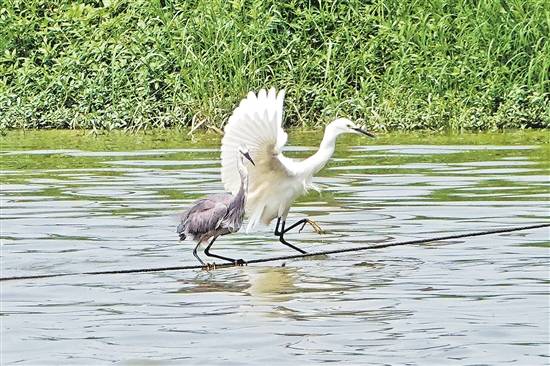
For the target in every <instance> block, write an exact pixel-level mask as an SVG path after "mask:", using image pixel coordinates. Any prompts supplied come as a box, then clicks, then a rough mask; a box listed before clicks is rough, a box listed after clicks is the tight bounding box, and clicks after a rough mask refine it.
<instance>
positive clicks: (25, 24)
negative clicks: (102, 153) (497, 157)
mask: <svg viewBox="0 0 550 366" xmlns="http://www.w3.org/2000/svg"><path fill="white" fill-rule="evenodd" d="M549 22H550V2H548V1H546V0H511V1H497V0H480V1H450V0H432V1H409V2H407V1H399V0H373V1H370V2H369V1H364V0H352V1H348V2H344V1H319V0H318V1H314V0H310V1H297V0H294V1H284V2H283V1H274V0H262V1H256V0H246V1H245V0H232V1H227V0H208V1H206V0H186V1H170V0H159V1H146V0H135V1H130V0H103V1H92V0H88V1H66V0H58V1H48V0H26V1H19V0H7V2H4V5H3V6H2V7H0V128H1V129H5V128H71V129H96V130H98V129H135V130H140V129H151V128H163V127H173V126H187V127H189V126H193V127H196V126H199V125H201V126H202V127H211V128H213V129H219V128H221V127H223V124H224V123H225V121H226V120H227V117H228V116H229V114H230V113H231V111H232V109H233V108H234V107H235V105H236V104H237V103H238V101H239V100H240V99H241V98H242V97H243V96H244V95H245V94H246V93H247V92H248V91H249V90H257V89H259V88H262V87H270V86H275V87H277V88H285V89H287V99H286V104H285V108H286V117H287V122H286V123H287V124H289V125H297V126H307V127H316V126H318V125H322V124H324V123H326V122H327V121H329V120H331V119H332V118H334V117H336V116H348V117H350V118H352V119H356V120H362V121H364V122H365V123H367V125H369V126H370V127H371V128H372V129H375V130H378V131H386V130H412V129H432V130H453V131H459V130H463V129H466V130H495V129H507V128H548V127H550V80H549V70H550V46H549V44H548V37H549V34H550V26H549Z"/></svg>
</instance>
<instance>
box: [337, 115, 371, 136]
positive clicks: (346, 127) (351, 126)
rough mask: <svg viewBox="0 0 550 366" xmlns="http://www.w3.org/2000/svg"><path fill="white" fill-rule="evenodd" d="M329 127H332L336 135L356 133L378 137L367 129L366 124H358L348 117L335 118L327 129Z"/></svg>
mask: <svg viewBox="0 0 550 366" xmlns="http://www.w3.org/2000/svg"><path fill="white" fill-rule="evenodd" d="M328 128H330V129H331V130H332V131H333V133H334V134H335V135H340V134H342V133H354V134H356V135H366V136H369V137H376V135H375V134H374V133H372V132H369V131H367V130H366V129H365V127H364V126H359V125H356V124H355V123H353V122H352V121H350V120H349V119H347V118H338V119H335V120H334V121H332V122H331V123H329V125H328V126H327V129H328Z"/></svg>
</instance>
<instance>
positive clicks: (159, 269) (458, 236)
mask: <svg viewBox="0 0 550 366" xmlns="http://www.w3.org/2000/svg"><path fill="white" fill-rule="evenodd" d="M549 226H550V223H547V224H536V225H528V226H516V227H511V228H504V229H492V230H486V231H477V232H470V233H463V234H453V235H445V236H436V237H432V238H427V239H415V240H407V241H398V242H394V243H385V244H374V245H368V246H362V247H355V248H344V249H333V250H324V251H320V252H311V253H304V254H293V255H283V256H279V257H269V258H259V259H252V260H249V261H247V262H246V263H245V264H247V265H248V264H255V263H265V262H274V261H281V260H287V259H298V258H307V257H314V256H320V255H328V254H339V253H349V252H359V251H363V250H369V249H383V248H389V247H397V246H402V245H414V244H425V243H430V242H434V241H442V240H451V239H461V238H470V237H474V236H483V235H491V234H501V233H510V232H513V231H522V230H531V229H539V228H543V227H549ZM234 266H235V264H232V263H222V264H216V266H215V268H227V267H234ZM203 268H205V267H204V266H201V265H194V266H174V267H156V268H136V269H119V270H111V271H92V272H74V273H57V274H43V275H29V276H13V277H0V281H12V280H30V279H38V278H52V277H67V276H82V275H86V276H90V275H107V274H125V273H146V272H166V271H183V270H189V269H203Z"/></svg>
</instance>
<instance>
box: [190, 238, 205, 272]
mask: <svg viewBox="0 0 550 366" xmlns="http://www.w3.org/2000/svg"><path fill="white" fill-rule="evenodd" d="M199 245H201V241H199V242H198V243H197V245H195V249H193V255H194V256H195V258H197V260H198V261H199V262H201V264H202V265H203V266H204V265H205V264H204V262H203V261H202V259H200V258H199V255H198V254H197V249H198V248H199Z"/></svg>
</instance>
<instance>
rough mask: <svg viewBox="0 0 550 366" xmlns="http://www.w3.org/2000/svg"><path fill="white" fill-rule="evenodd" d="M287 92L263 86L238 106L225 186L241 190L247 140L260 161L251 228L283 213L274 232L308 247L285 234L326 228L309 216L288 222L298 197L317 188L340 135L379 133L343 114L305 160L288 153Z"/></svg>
mask: <svg viewBox="0 0 550 366" xmlns="http://www.w3.org/2000/svg"><path fill="white" fill-rule="evenodd" d="M284 95H285V92H284V90H281V91H279V93H277V92H276V91H275V89H274V88H271V89H270V90H269V92H266V90H264V89H262V90H260V91H259V92H258V95H256V94H254V93H253V92H250V93H248V95H247V97H246V98H245V99H243V100H242V101H241V103H240V104H239V106H238V107H237V108H236V109H235V110H234V111H233V114H232V115H231V117H230V118H229V121H228V122H227V124H226V126H225V133H224V136H223V139H222V148H221V159H222V169H221V175H222V181H223V184H224V186H225V189H226V190H227V191H229V192H232V193H236V192H237V191H238V190H239V185H240V180H239V175H238V174H237V170H236V167H237V163H238V162H237V157H236V156H235V153H234V151H235V149H236V148H237V147H238V146H239V145H241V144H246V145H247V146H248V148H249V150H250V154H251V155H252V157H253V159H254V162H255V163H256V165H255V166H254V167H253V168H251V169H249V186H248V198H247V203H246V213H247V215H248V216H249V222H248V225H247V228H246V231H247V232H250V231H251V230H253V229H254V228H255V227H256V226H257V225H258V224H260V223H262V224H265V225H268V224H269V223H270V222H271V221H272V220H273V219H275V218H277V225H276V227H275V232H274V234H275V235H276V236H278V237H279V240H280V241H281V243H283V244H285V245H287V246H289V247H291V248H293V249H295V250H297V251H299V252H300V253H305V251H304V250H302V249H300V248H298V247H296V246H294V245H292V244H290V243H289V242H287V241H286V240H285V238H284V234H285V233H287V232H288V231H289V230H291V229H293V228H295V227H297V226H299V225H302V228H303V227H304V226H305V225H306V224H309V225H311V226H312V228H313V229H314V230H315V231H316V232H317V233H321V228H320V227H319V225H317V223H315V222H314V221H313V220H310V219H309V218H303V219H301V220H298V221H297V222H296V223H294V224H292V225H290V226H288V227H287V226H286V218H287V215H288V212H289V210H290V206H291V205H292V202H294V200H295V199H296V198H297V197H298V196H300V195H302V194H304V193H305V192H307V190H308V189H310V188H316V187H315V186H314V185H313V184H312V178H313V175H314V174H315V173H317V172H318V171H319V170H321V169H322V168H323V167H324V166H325V164H326V163H327V162H328V160H329V159H330V157H331V156H332V154H333V153H334V147H335V143H336V138H337V137H338V136H339V135H341V134H343V133H353V134H363V135H367V136H371V137H374V134H372V133H371V132H368V131H365V130H364V129H363V128H362V127H361V126H358V125H356V124H355V123H353V122H352V121H350V120H349V119H346V118H338V119H336V120H334V121H333V122H331V123H330V124H328V125H327V127H326V128H325V134H324V137H323V140H322V141H321V145H320V146H319V150H318V151H317V152H316V153H315V154H313V155H312V156H310V157H308V158H307V159H305V160H302V161H296V160H293V159H290V158H287V157H285V156H284V155H283V153H282V151H283V147H284V145H285V144H286V141H287V134H286V133H285V131H284V130H283V128H282V123H283V99H284ZM300 230H301V229H300Z"/></svg>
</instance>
